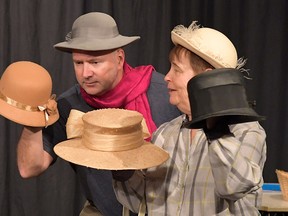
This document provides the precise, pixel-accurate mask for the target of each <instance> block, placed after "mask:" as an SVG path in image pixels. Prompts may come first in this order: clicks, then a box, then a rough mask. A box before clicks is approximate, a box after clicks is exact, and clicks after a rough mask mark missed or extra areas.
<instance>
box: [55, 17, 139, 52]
mask: <svg viewBox="0 0 288 216" xmlns="http://www.w3.org/2000/svg"><path fill="white" fill-rule="evenodd" d="M138 39H140V37H139V36H130V37H128V36H123V35H121V34H119V31H118V27H117V24H116V22H115V20H114V19H113V18H112V17H111V16H109V15H108V14H105V13H100V12H91V13H87V14H84V15H82V16H80V17H78V18H77V19H76V20H75V21H74V23H73V26H72V31H71V32H69V33H68V34H67V36H66V41H65V42H61V43H58V44H55V45H54V47H55V48H56V49H58V50H61V51H65V52H71V51H72V50H73V49H76V50H86V51H100V50H111V49H115V48H119V47H123V46H125V45H127V44H129V43H131V42H133V41H135V40H138Z"/></svg>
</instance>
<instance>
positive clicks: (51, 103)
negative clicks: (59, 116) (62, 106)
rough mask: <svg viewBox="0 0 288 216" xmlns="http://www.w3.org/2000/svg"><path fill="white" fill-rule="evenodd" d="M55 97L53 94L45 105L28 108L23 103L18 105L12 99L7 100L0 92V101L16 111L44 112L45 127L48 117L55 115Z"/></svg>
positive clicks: (28, 106)
mask: <svg viewBox="0 0 288 216" xmlns="http://www.w3.org/2000/svg"><path fill="white" fill-rule="evenodd" d="M55 98H56V95H55V94H53V95H51V97H50V99H48V101H47V104H44V105H41V106H30V105H26V104H23V103H20V102H18V101H16V100H13V99H12V98H9V97H7V96H5V95H4V94H3V93H2V92H1V91H0V99H1V100H3V101H5V102H6V103H7V104H9V105H11V106H14V107H16V108H18V109H21V110H25V111H28V112H39V111H41V112H42V111H44V113H45V125H47V123H48V120H49V116H50V115H55V114H56V113H57V102H56V101H55Z"/></svg>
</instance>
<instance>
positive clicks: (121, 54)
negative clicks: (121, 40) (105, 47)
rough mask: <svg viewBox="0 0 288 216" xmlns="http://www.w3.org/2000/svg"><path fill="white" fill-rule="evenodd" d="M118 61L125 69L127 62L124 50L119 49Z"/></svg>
mask: <svg viewBox="0 0 288 216" xmlns="http://www.w3.org/2000/svg"><path fill="white" fill-rule="evenodd" d="M117 61H118V64H119V65H120V66H121V67H123V64H124V61H125V52H124V50H123V49H122V48H119V49H117Z"/></svg>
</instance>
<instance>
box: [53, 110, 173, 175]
mask: <svg viewBox="0 0 288 216" xmlns="http://www.w3.org/2000/svg"><path fill="white" fill-rule="evenodd" d="M142 122H143V116H142V114H140V113H139V112H137V111H131V110H124V109H116V108H108V109H99V110H94V111H90V112H87V113H85V114H84V113H82V112H80V111H78V110H73V109H72V110H71V112H70V115H69V118H68V121H67V124H66V131H67V138H68V140H66V141H63V142H60V143H58V144H57V145H56V146H55V147H54V151H55V153H56V154H57V155H58V156H59V157H61V158H62V159H64V160H66V161H69V162H72V163H75V164H78V165H82V166H86V167H91V168H95V169H105V170H128V169H145V168H149V167H154V166H158V165H160V164H162V163H164V162H165V161H166V160H167V159H168V158H169V154H168V153H167V152H166V151H164V150H163V149H161V148H160V147H158V146H156V145H153V144H152V143H150V142H146V141H145V140H144V134H143V127H142V124H143V123H142Z"/></svg>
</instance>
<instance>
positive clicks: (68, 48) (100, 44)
mask: <svg viewBox="0 0 288 216" xmlns="http://www.w3.org/2000/svg"><path fill="white" fill-rule="evenodd" d="M138 39H140V37H139V36H131V37H126V36H122V35H118V36H117V37H114V38H108V39H94V38H91V39H87V38H73V39H71V40H68V41H65V42H61V43H57V44H55V45H54V48H56V49H58V50H61V51H64V52H72V50H84V51H102V50H111V49H116V48H119V47H124V46H126V45H128V44H130V43H132V42H133V41H135V40H138Z"/></svg>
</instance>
